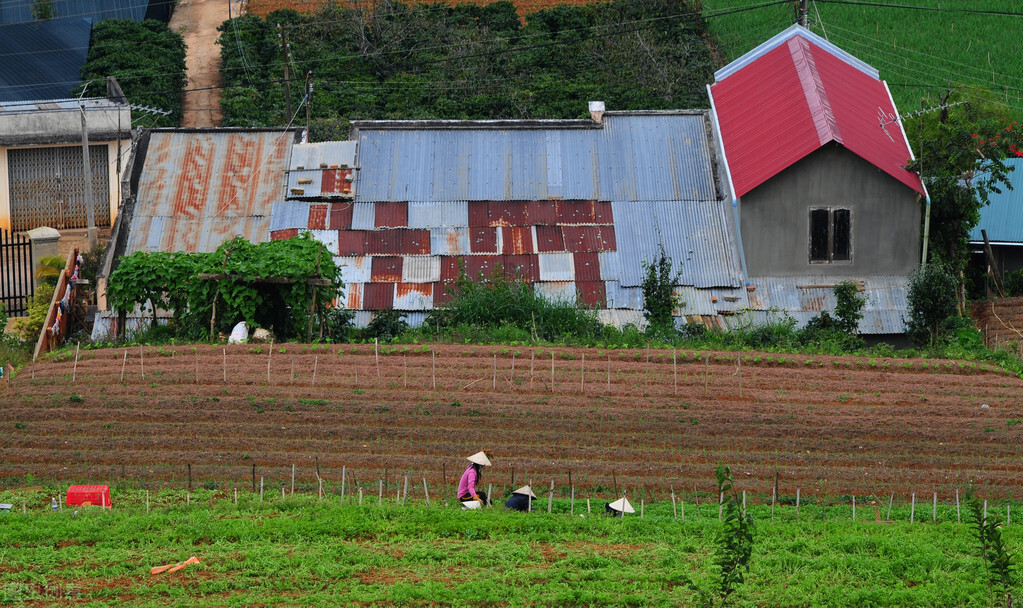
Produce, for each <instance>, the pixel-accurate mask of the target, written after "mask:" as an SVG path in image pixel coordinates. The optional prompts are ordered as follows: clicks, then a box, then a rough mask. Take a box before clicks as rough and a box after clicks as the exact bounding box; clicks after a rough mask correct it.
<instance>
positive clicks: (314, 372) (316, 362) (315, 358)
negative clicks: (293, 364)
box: [313, 355, 320, 386]
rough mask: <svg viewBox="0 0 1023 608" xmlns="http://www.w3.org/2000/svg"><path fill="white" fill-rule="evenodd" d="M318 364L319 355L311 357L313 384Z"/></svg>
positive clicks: (314, 384) (314, 383)
mask: <svg viewBox="0 0 1023 608" xmlns="http://www.w3.org/2000/svg"><path fill="white" fill-rule="evenodd" d="M319 365H320V356H319V355H316V356H315V357H313V386H316V368H317V367H318V366H319Z"/></svg>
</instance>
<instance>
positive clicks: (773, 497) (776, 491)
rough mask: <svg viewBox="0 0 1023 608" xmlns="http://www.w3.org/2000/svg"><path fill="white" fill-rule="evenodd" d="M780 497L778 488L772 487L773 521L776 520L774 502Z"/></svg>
mask: <svg viewBox="0 0 1023 608" xmlns="http://www.w3.org/2000/svg"><path fill="white" fill-rule="evenodd" d="M777 499H778V488H771V521H774V503H775V501H776V500H777Z"/></svg>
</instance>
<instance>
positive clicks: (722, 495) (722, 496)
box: [718, 492, 725, 521]
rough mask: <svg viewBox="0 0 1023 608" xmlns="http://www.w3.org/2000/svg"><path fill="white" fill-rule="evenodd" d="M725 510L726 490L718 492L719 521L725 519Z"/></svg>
mask: <svg viewBox="0 0 1023 608" xmlns="http://www.w3.org/2000/svg"><path fill="white" fill-rule="evenodd" d="M724 511H725V493H724V492H719V493H718V521H721V520H722V519H724Z"/></svg>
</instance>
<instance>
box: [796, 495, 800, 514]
mask: <svg viewBox="0 0 1023 608" xmlns="http://www.w3.org/2000/svg"><path fill="white" fill-rule="evenodd" d="M796 519H799V488H796Z"/></svg>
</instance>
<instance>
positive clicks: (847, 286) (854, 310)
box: [834, 281, 867, 334]
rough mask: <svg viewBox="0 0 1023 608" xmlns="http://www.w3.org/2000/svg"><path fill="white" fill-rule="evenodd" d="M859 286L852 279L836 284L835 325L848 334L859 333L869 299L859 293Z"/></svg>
mask: <svg viewBox="0 0 1023 608" xmlns="http://www.w3.org/2000/svg"><path fill="white" fill-rule="evenodd" d="M859 289H860V288H859V286H858V285H857V284H856V283H853V282H852V281H844V282H842V283H839V284H838V285H835V289H834V292H835V316H836V317H837V320H836V321H835V326H836V327H837V328H838V329H839V330H841V331H844V332H845V333H847V334H856V333H859V332H858V330H859V325H860V319H862V318H863V307H864V306H866V304H867V300H866V299H865V298H864V297H863V296H861V295H859Z"/></svg>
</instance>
